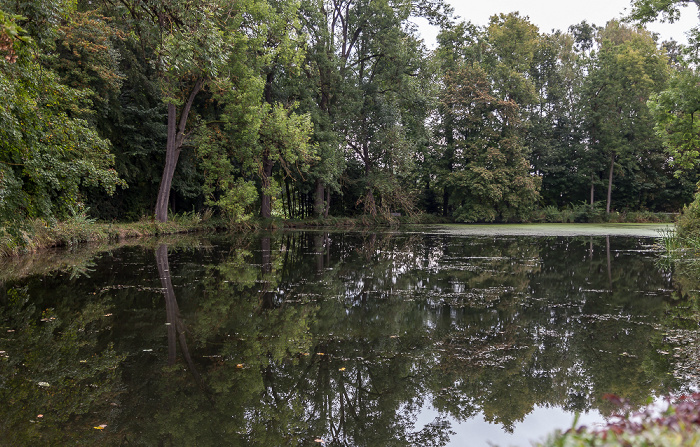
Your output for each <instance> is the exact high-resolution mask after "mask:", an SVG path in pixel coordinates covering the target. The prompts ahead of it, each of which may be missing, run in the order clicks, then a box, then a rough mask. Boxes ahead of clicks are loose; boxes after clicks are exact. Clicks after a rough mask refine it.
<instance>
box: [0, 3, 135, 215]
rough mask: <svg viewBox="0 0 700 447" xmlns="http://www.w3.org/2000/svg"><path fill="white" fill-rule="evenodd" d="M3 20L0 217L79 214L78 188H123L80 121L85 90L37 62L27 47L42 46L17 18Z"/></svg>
mask: <svg viewBox="0 0 700 447" xmlns="http://www.w3.org/2000/svg"><path fill="white" fill-rule="evenodd" d="M3 20H4V23H3V24H2V32H1V33H0V35H1V36H2V40H3V41H4V42H5V43H4V44H3V48H2V50H3V51H4V53H5V57H3V58H2V60H0V86H1V88H2V91H3V95H2V99H0V104H1V107H0V108H1V109H2V112H0V184H1V186H0V191H1V192H0V197H1V200H0V220H2V221H5V222H14V223H17V222H18V221H20V220H21V219H23V218H43V219H49V220H51V219H55V218H65V217H69V216H73V215H77V214H80V213H82V212H83V201H82V193H81V188H83V187H85V186H95V187H99V188H103V189H104V190H106V191H107V192H108V193H113V192H114V190H115V188H116V187H117V186H124V182H123V181H122V180H120V179H119V177H118V175H117V173H116V171H115V170H114V169H113V168H112V164H113V161H114V160H113V156H112V154H111V153H110V144H109V141H107V140H105V139H103V138H100V136H99V135H98V133H97V132H96V131H95V129H94V128H93V127H92V126H91V125H90V124H89V123H88V122H87V121H86V120H85V119H82V118H80V116H81V110H83V109H84V107H86V106H89V101H88V97H89V95H90V92H89V91H85V90H77V89H74V88H71V87H68V86H66V85H64V84H62V83H61V80H60V78H59V76H58V75H57V74H56V73H55V72H53V71H51V70H47V69H46V68H44V67H42V66H41V65H40V64H39V62H38V61H37V59H36V58H35V56H34V52H35V51H36V50H37V49H38V47H40V46H41V45H49V43H47V42H40V37H41V36H40V35H35V36H33V37H34V40H33V42H29V39H28V38H27V37H28V36H26V34H24V33H23V31H22V28H20V27H18V26H17V25H16V20H21V19H20V17H18V16H16V15H14V16H13V15H7V14H6V13H3ZM29 23H31V21H30V22H29ZM43 32H47V31H46V30H43ZM22 40H24V41H25V42H21V41H22ZM7 42H10V43H7Z"/></svg>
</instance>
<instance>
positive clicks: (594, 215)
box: [0, 205, 673, 257]
mask: <svg viewBox="0 0 700 447" xmlns="http://www.w3.org/2000/svg"><path fill="white" fill-rule="evenodd" d="M672 220H673V216H672V215H670V214H664V213H650V212H630V213H611V214H609V215H606V214H605V212H602V213H601V212H600V210H599V209H598V208H591V207H590V206H587V205H586V206H583V205H582V206H578V207H571V208H566V209H563V210H558V209H555V208H552V207H549V208H543V209H539V210H536V211H533V213H532V215H531V216H530V217H528V218H527V219H525V221H526V222H529V223H545V222H546V223H574V222H589V223H623V222H625V223H661V222H671V221H672ZM450 222H451V221H450V219H448V218H444V217H442V216H435V215H431V214H417V215H413V216H369V215H361V216H356V217H328V218H325V219H304V220H289V219H279V218H276V219H268V220H251V221H248V222H246V223H245V224H230V223H229V222H226V221H224V220H221V219H217V218H213V217H212V216H211V215H210V214H209V213H184V214H178V215H175V216H173V217H172V218H171V219H170V220H169V221H168V222H166V223H160V222H156V221H154V220H153V219H147V218H144V219H141V220H139V221H137V222H130V223H102V222H96V221H95V220H93V219H90V218H88V217H86V216H85V215H79V216H75V217H73V218H72V219H70V220H67V221H63V222H47V221H44V220H33V221H28V222H23V223H21V224H18V225H16V226H14V227H12V228H9V227H0V257H7V256H15V255H19V254H24V253H33V252H36V251H38V250H42V249H45V248H50V247H65V246H73V245H76V244H80V243H84V242H109V241H112V242H114V241H120V240H125V239H132V238H142V237H149V236H162V235H166V234H182V233H194V232H206V231H219V230H236V231H240V230H245V231H252V230H255V229H259V228H271V229H283V228H339V229H353V228H368V227H389V226H400V225H411V224H438V223H450Z"/></svg>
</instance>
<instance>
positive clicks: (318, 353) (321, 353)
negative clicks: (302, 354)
mask: <svg viewBox="0 0 700 447" xmlns="http://www.w3.org/2000/svg"><path fill="white" fill-rule="evenodd" d="M316 355H326V354H325V353H323V352H317V353H316Z"/></svg>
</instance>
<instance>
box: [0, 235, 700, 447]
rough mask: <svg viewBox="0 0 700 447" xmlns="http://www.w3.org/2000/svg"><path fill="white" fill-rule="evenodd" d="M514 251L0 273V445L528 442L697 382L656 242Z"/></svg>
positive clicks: (310, 244)
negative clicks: (682, 346) (683, 359)
mask: <svg viewBox="0 0 700 447" xmlns="http://www.w3.org/2000/svg"><path fill="white" fill-rule="evenodd" d="M482 230H483V228H482ZM509 233H512V232H508V231H505V232H504V234H496V233H494V232H492V231H490V230H489V231H481V232H479V231H476V232H475V231H466V230H465V227H458V228H455V227H429V228H419V229H416V230H415V231H401V232H392V231H386V232H323V231H291V232H275V233H267V234H255V235H236V236H231V235H214V236H210V237H206V238H192V237H182V238H169V239H163V240H159V241H157V242H150V243H142V244H139V245H131V246H122V247H112V248H110V249H108V250H102V249H101V250H102V251H99V250H97V251H92V252H91V251H85V249H81V250H82V251H81V250H76V251H75V252H65V251H64V252H56V253H47V254H44V256H46V257H51V256H59V257H60V256H64V257H65V259H64V258H62V259H63V260H58V259H56V260H55V262H56V263H57V264H60V265H62V267H61V268H60V269H59V270H56V271H52V270H51V268H50V267H45V266H42V267H40V268H36V269H34V270H32V268H30V267H27V263H28V261H26V260H16V261H12V263H9V262H7V261H6V262H5V264H4V265H3V267H2V269H3V270H5V271H16V272H24V273H23V277H22V278H20V279H11V278H10V277H3V280H2V286H1V288H0V305H1V307H0V393H1V396H2V401H3V405H2V406H0V431H2V433H3V440H0V444H3V443H6V444H3V445H33V444H41V445H63V444H76V445H145V446H151V445H174V446H193V445H202V446H210V445H211V446H219V445H233V446H237V445H240V446H286V445H305V446H316V445H324V446H389V445H391V446H429V445H434V446H445V445H454V446H457V445H470V446H480V445H481V446H487V445H492V444H497V445H501V446H504V447H505V446H529V445H531V441H537V440H542V439H543V438H544V437H546V435H547V434H548V433H551V432H552V431H553V430H554V429H555V428H561V429H566V428H568V427H569V426H571V424H572V423H573V420H574V417H575V415H576V414H577V413H582V419H581V420H582V421H583V422H584V423H587V424H592V423H595V422H599V421H602V420H604V418H605V417H607V416H609V415H611V414H612V413H614V412H615V407H614V405H613V404H611V403H610V402H609V401H607V400H606V399H605V398H604V396H605V395H606V394H608V393H610V394H616V395H619V396H622V397H624V398H626V399H629V400H630V401H631V402H632V403H633V404H635V405H642V404H644V403H645V402H646V400H647V399H648V398H649V397H650V396H652V397H655V396H661V395H665V394H667V393H669V392H687V391H688V390H691V389H693V387H695V386H697V383H696V382H693V381H692V380H690V379H689V378H688V376H687V375H683V374H681V373H679V371H678V368H677V363H678V362H679V361H680V360H679V355H678V354H677V353H676V352H677V349H676V348H678V346H677V344H678V343H677V342H676V341H675V340H676V338H674V337H673V336H672V335H673V334H674V333H676V332H675V331H678V330H682V329H683V328H682V327H681V326H683V324H684V322H683V318H680V319H679V315H682V312H680V311H679V310H678V309H680V308H682V307H683V306H682V299H680V298H679V296H680V295H679V293H677V286H676V284H675V283H674V277H673V274H672V272H671V271H670V269H665V268H663V267H660V266H659V264H658V259H659V257H660V252H659V249H658V246H657V245H656V242H657V239H656V238H655V237H653V236H654V235H658V233H655V232H648V234H646V233H644V234H636V235H635V236H630V235H625V236H614V235H613V236H610V235H601V233H590V232H578V233H576V234H578V235H565V236H542V235H539V236H533V235H520V234H509ZM604 233H605V232H603V233H602V234H604ZM608 233H609V232H608ZM625 234H628V233H625ZM71 257H72V258H71ZM70 259H73V260H72V261H71V260H70ZM23 262H24V264H22V263H23ZM33 262H34V261H33ZM32 272H37V273H32Z"/></svg>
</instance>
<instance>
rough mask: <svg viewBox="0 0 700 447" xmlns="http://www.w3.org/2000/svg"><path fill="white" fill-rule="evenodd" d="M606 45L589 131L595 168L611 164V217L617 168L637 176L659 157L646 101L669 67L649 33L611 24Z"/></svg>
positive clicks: (591, 90)
mask: <svg viewBox="0 0 700 447" xmlns="http://www.w3.org/2000/svg"><path fill="white" fill-rule="evenodd" d="M600 40H601V44H600V51H599V52H598V53H597V55H596V58H595V60H594V61H593V65H592V67H591V71H590V73H589V75H588V77H587V79H586V87H585V89H586V93H585V95H586V104H587V111H586V115H587V125H586V126H587V130H588V133H589V138H590V149H591V151H592V154H591V155H592V158H591V163H594V164H598V165H603V163H604V162H603V160H605V159H606V158H607V160H608V163H607V164H608V167H607V171H608V172H607V201H606V212H607V213H610V210H611V202H612V187H613V179H614V172H615V166H616V164H617V165H618V169H624V170H626V171H628V172H630V173H631V172H633V171H634V170H636V169H638V168H637V166H639V164H640V163H642V160H643V159H644V158H645V157H644V156H643V155H642V154H644V153H645V152H649V153H654V152H656V153H658V152H659V151H658V149H659V146H660V144H659V142H658V140H656V138H655V136H654V134H653V132H652V129H653V123H652V119H651V115H650V113H649V109H648V108H647V105H646V101H647V99H648V98H649V96H650V95H651V94H652V93H653V92H655V91H658V90H660V89H661V87H662V86H663V84H664V82H665V80H666V76H667V73H668V65H667V63H666V57H665V56H664V55H663V53H662V52H661V51H660V50H659V49H658V48H657V46H656V43H655V42H654V40H653V38H652V37H651V35H650V34H649V33H648V32H647V31H643V30H635V29H632V28H629V27H626V26H624V25H621V24H620V23H618V22H616V21H611V22H609V23H608V24H607V26H606V27H605V29H604V30H602V31H601V34H600ZM594 166H595V165H594ZM595 169H596V168H595V167H594V168H593V170H595Z"/></svg>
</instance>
